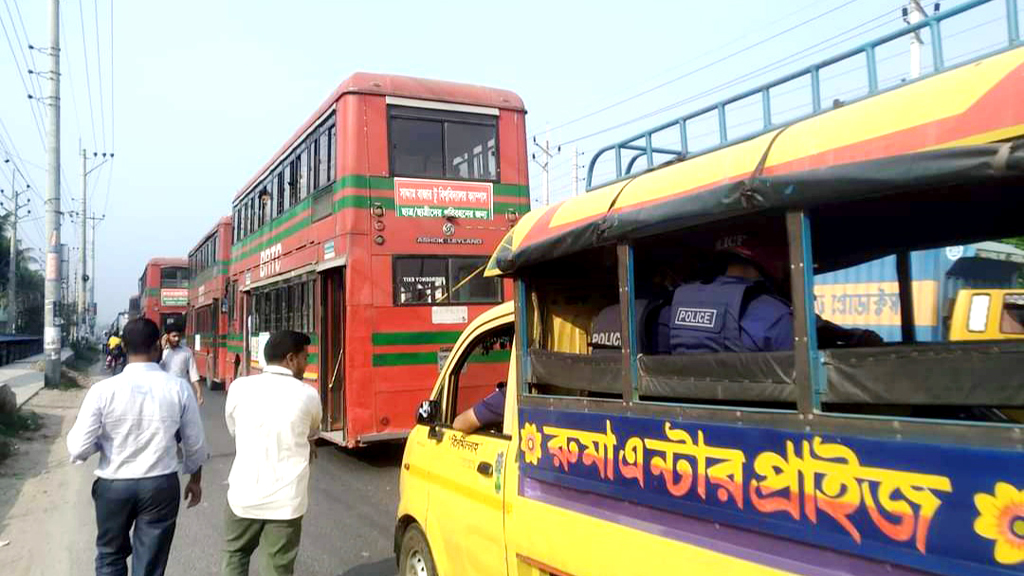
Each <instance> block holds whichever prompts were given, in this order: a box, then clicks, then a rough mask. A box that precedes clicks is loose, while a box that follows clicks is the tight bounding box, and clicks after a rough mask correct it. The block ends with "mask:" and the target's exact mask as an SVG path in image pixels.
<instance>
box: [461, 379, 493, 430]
mask: <svg viewBox="0 0 1024 576" xmlns="http://www.w3.org/2000/svg"><path fill="white" fill-rule="evenodd" d="M504 420H505V383H504V382H498V385H497V387H496V389H495V390H494V392H491V393H490V394H488V395H487V396H485V397H484V399H483V400H481V401H479V402H477V403H476V404H475V405H474V406H472V407H471V408H468V409H466V410H464V411H463V412H462V413H461V414H459V415H458V416H456V417H455V421H454V422H452V428H455V429H456V430H458V431H459V432H462V433H463V434H472V433H473V432H476V431H477V430H479V429H481V428H491V427H497V428H500V427H501V425H502V423H503V422H504Z"/></svg>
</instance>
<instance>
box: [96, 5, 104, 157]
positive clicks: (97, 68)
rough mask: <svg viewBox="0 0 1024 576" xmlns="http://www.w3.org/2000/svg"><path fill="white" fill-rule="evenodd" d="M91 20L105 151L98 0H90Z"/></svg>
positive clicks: (101, 129) (101, 132)
mask: <svg viewBox="0 0 1024 576" xmlns="http://www.w3.org/2000/svg"><path fill="white" fill-rule="evenodd" d="M92 7H93V13H94V15H95V18H93V22H94V23H95V25H96V75H97V79H98V80H99V84H100V134H101V135H102V136H103V151H104V152H106V151H107V120H106V117H105V115H106V113H105V112H104V105H103V52H102V51H101V50H100V8H99V0H92Z"/></svg>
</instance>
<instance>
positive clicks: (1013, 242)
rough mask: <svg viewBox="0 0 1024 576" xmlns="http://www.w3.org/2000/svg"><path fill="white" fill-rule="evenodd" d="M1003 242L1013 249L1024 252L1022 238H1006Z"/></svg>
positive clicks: (1023, 237)
mask: <svg viewBox="0 0 1024 576" xmlns="http://www.w3.org/2000/svg"><path fill="white" fill-rule="evenodd" d="M1003 242H1005V243H1007V244H1009V245H1010V246H1013V247H1014V248H1019V249H1021V250H1024V236H1018V237H1016V238H1007V239H1005V240H1003Z"/></svg>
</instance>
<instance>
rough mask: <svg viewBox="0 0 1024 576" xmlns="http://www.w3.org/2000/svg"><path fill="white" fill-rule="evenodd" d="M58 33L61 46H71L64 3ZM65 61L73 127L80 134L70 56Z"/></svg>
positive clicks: (80, 121) (65, 52)
mask: <svg viewBox="0 0 1024 576" xmlns="http://www.w3.org/2000/svg"><path fill="white" fill-rule="evenodd" d="M60 35H61V36H62V40H63V41H64V42H63V46H71V44H68V35H67V26H65V25H64V5H63V4H61V7H60ZM63 52H64V54H65V55H69V53H70V52H69V50H68V49H67V48H64V50H63ZM65 62H66V63H65V65H64V68H65V69H66V70H67V71H68V84H70V85H71V102H72V104H73V105H74V106H73V107H74V109H75V128H76V129H77V130H78V133H79V134H81V133H82V119H81V117H80V116H79V115H78V93H77V91H76V90H75V78H74V75H73V74H72V73H71V58H70V56H68V58H67V60H66V61H65Z"/></svg>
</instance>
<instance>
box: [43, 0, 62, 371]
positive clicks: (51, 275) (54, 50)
mask: <svg viewBox="0 0 1024 576" xmlns="http://www.w3.org/2000/svg"><path fill="white" fill-rule="evenodd" d="M49 80H50V97H49V99H48V100H47V102H46V105H47V107H48V108H49V112H50V114H49V116H48V117H47V126H48V132H49V134H48V135H47V136H48V137H49V138H48V140H49V142H48V143H47V147H46V148H47V153H48V161H47V176H48V182H47V186H46V289H45V293H44V299H45V306H44V312H43V352H44V354H45V357H46V374H45V380H44V381H45V383H46V387H48V388H56V387H57V386H59V385H60V347H61V337H60V336H61V335H60V325H59V324H58V322H59V320H58V317H59V314H58V311H57V308H58V306H59V305H60V285H61V281H60V272H61V270H60V246H61V244H60V6H59V4H58V0H50V78H49Z"/></svg>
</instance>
